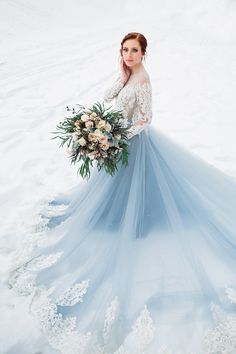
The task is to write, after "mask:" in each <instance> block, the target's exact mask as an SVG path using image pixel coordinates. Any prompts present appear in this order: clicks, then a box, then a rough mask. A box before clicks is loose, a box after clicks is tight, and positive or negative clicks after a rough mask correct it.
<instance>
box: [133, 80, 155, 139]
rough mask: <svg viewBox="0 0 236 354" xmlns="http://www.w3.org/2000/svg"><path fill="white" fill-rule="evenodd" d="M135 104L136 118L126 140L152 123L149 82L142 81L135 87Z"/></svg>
mask: <svg viewBox="0 0 236 354" xmlns="http://www.w3.org/2000/svg"><path fill="white" fill-rule="evenodd" d="M134 89H135V95H136V103H137V112H136V114H137V117H135V118H136V119H135V122H134V124H133V125H132V126H131V127H130V128H129V130H128V139H131V138H132V137H133V136H134V135H137V134H139V133H141V131H142V130H143V129H145V128H146V126H147V125H148V124H150V123H151V121H152V86H151V83H150V81H147V80H145V81H143V82H140V83H138V84H136V85H135V88H134Z"/></svg>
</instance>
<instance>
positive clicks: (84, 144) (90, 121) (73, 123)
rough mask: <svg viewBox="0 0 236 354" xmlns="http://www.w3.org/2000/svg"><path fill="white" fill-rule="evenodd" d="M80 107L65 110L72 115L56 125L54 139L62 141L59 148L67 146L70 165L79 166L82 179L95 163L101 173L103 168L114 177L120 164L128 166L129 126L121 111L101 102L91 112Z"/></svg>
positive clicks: (87, 174)
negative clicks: (77, 164) (106, 106)
mask: <svg viewBox="0 0 236 354" xmlns="http://www.w3.org/2000/svg"><path fill="white" fill-rule="evenodd" d="M78 106H79V108H78V110H75V109H74V108H72V109H71V108H69V107H68V106H67V107H66V109H67V111H70V112H71V116H70V117H66V118H65V119H64V121H62V122H60V123H59V125H57V130H58V131H56V132H52V134H57V135H56V136H55V137H53V138H52V139H56V138H59V139H60V140H61V143H60V147H61V146H63V145H64V144H66V143H67V151H68V153H69V157H70V159H71V164H72V163H74V164H75V163H79V168H78V171H77V174H78V173H80V175H81V176H82V178H85V177H87V178H89V177H90V173H91V171H90V168H91V167H92V166H93V162H96V164H97V168H98V170H101V169H102V168H103V169H104V170H105V171H106V172H107V173H109V174H110V175H114V173H115V172H116V171H117V164H118V162H119V161H121V163H122V165H125V166H127V165H128V146H129V142H128V138H127V130H128V127H127V124H124V123H125V122H126V120H125V119H124V117H123V115H122V112H121V111H116V110H111V109H110V108H111V107H109V108H105V106H104V103H103V104H101V103H99V102H97V103H95V104H94V105H93V106H92V107H91V108H88V109H86V108H85V107H84V106H82V105H80V104H78Z"/></svg>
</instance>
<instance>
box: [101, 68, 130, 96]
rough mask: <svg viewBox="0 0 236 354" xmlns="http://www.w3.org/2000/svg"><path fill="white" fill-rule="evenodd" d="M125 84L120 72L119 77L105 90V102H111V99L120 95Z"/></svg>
mask: <svg viewBox="0 0 236 354" xmlns="http://www.w3.org/2000/svg"><path fill="white" fill-rule="evenodd" d="M124 85H125V84H124V82H123V81H122V78H121V73H119V75H118V77H117V79H116V80H115V82H114V83H113V85H112V86H111V87H109V88H108V89H107V90H106V91H105V93H104V95H103V100H104V101H105V102H110V101H111V100H113V98H115V97H116V96H117V95H118V93H119V92H120V90H121V89H122V88H123V87H124Z"/></svg>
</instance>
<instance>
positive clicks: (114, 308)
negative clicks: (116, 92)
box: [103, 297, 118, 344]
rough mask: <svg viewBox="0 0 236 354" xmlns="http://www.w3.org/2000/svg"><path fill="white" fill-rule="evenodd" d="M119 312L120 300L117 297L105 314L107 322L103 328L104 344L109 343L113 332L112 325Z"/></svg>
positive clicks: (105, 321)
mask: <svg viewBox="0 0 236 354" xmlns="http://www.w3.org/2000/svg"><path fill="white" fill-rule="evenodd" d="M117 312H118V299H117V297H116V298H115V299H114V300H113V301H112V302H111V304H110V306H109V307H108V308H107V310H106V313H105V320H104V326H103V340H104V343H105V344H106V343H108V339H109V337H110V334H111V331H112V325H113V323H114V321H115V319H116V316H117Z"/></svg>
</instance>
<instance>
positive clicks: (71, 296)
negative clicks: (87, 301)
mask: <svg viewBox="0 0 236 354" xmlns="http://www.w3.org/2000/svg"><path fill="white" fill-rule="evenodd" d="M88 286H89V281H88V280H84V281H82V282H81V283H79V284H74V285H73V286H72V287H70V288H69V289H68V290H66V291H65V292H64V293H63V294H62V295H60V296H59V298H58V299H57V300H56V304H57V305H60V306H73V305H75V304H77V303H78V302H83V296H84V294H86V292H87V290H88Z"/></svg>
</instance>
